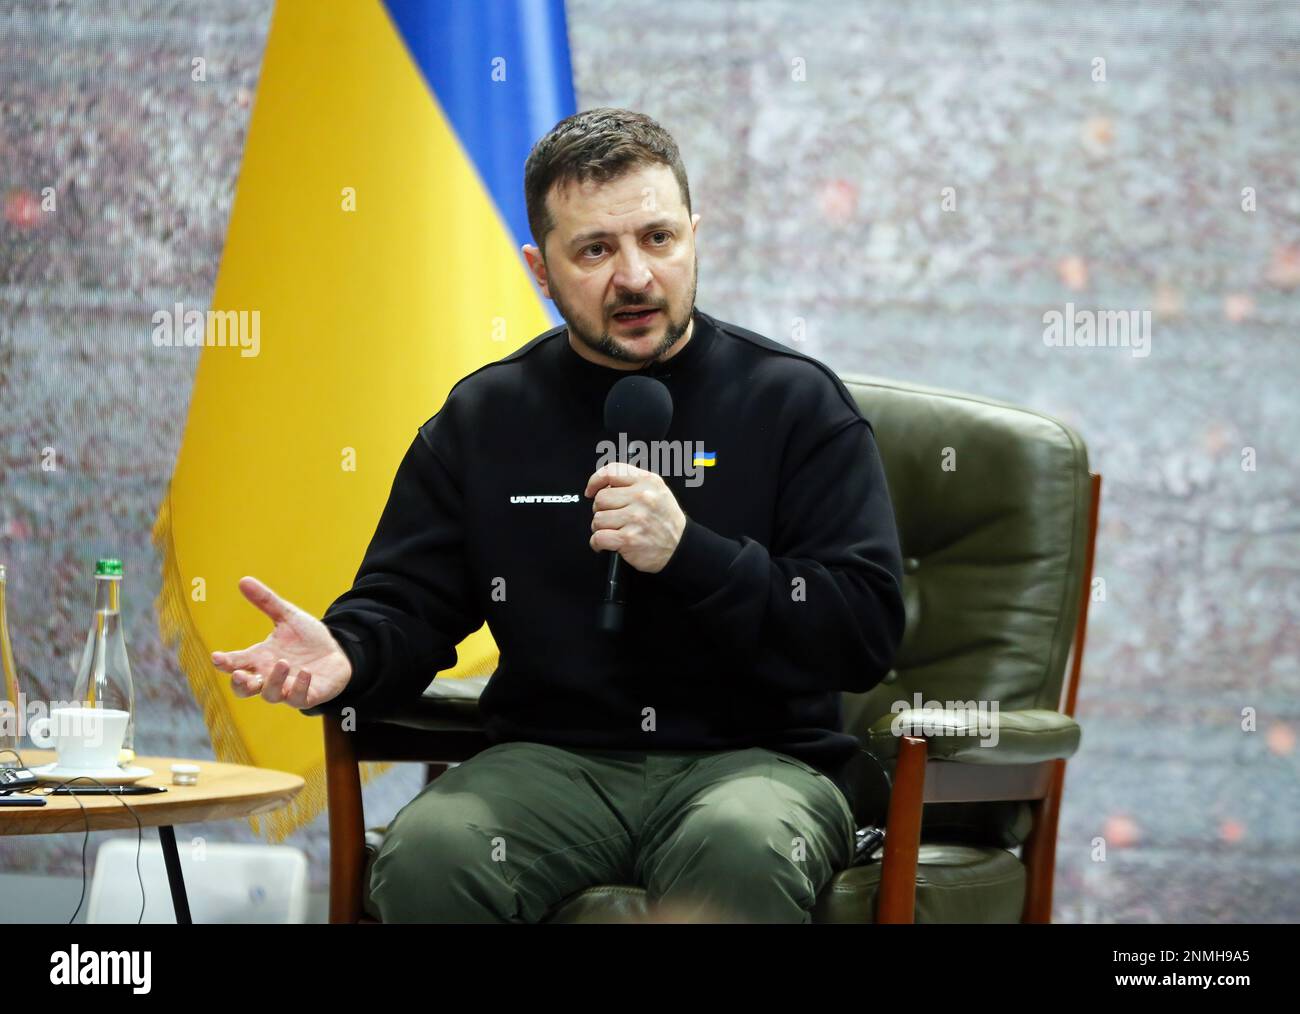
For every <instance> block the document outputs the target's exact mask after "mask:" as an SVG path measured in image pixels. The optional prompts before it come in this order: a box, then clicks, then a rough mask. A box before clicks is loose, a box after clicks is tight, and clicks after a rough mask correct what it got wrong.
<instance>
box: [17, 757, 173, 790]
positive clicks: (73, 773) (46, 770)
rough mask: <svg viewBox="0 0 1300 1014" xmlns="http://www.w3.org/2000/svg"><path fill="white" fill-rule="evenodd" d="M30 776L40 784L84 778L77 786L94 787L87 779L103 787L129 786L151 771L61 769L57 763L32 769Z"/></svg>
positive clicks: (136, 768) (115, 767)
mask: <svg viewBox="0 0 1300 1014" xmlns="http://www.w3.org/2000/svg"><path fill="white" fill-rule="evenodd" d="M32 774H34V775H35V776H36V777H37V778H39V779H40V780H41V781H42V782H58V783H63V782H67V781H71V780H72V779H73V778H83V777H86V778H87V780H86V781H81V782H78V783H77V785H78V786H80V785H94V784H95V783H94V782H92V781H89V778H96V779H98V780H99V781H101V782H103V783H104V784H105V785H129V784H130V783H131V782H138V781H139V780H140V779H141V778H148V777H149V776H150V775H151V774H153V771H152V770H150V769H149V768H142V767H137V766H136V765H132V766H131V767H129V768H119V767H117V766H114V767H111V768H61V767H59V763H58V761H55V762H54V763H53V764H42V765H41V766H40V767H36V768H32Z"/></svg>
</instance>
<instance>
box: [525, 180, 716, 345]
mask: <svg viewBox="0 0 1300 1014" xmlns="http://www.w3.org/2000/svg"><path fill="white" fill-rule="evenodd" d="M547 202H548V205H549V207H550V210H551V215H552V217H553V218H554V220H555V228H554V229H552V230H551V232H550V233H549V234H548V235H547V237H546V240H545V243H546V259H545V261H543V260H542V257H541V252H540V251H539V250H538V249H537V247H535V246H531V245H529V246H525V247H524V256H525V257H526V258H527V260H528V264H529V267H530V268H532V271H533V274H534V275H535V276H536V278H537V284H538V285H539V286H540V287H541V289H542V292H543V293H544V294H545V295H546V296H547V297H549V298H550V299H552V300H554V301H555V306H556V309H558V310H559V311H560V315H561V316H562V317H563V318H564V320H565V323H566V324H568V327H569V341H570V344H572V345H573V347H574V351H576V352H577V353H578V354H579V355H581V356H583V357H584V358H586V359H590V360H591V361H592V362H596V363H600V364H601V365H603V366H610V367H614V368H615V369H624V370H634V369H639V368H640V367H642V366H644V365H645V364H646V363H649V362H652V361H653V360H656V359H662V358H670V357H671V356H672V355H674V354H675V353H676V351H677V350H678V349H679V348H680V344H679V343H680V340H681V339H682V337H683V336H685V337H686V338H687V339H688V340H689V337H690V333H691V330H692V328H693V324H694V321H693V318H692V316H691V312H692V311H693V310H694V308H695V289H696V285H697V283H698V281H699V263H698V262H697V260H696V257H695V227H696V225H697V224H698V223H699V220H700V216H699V215H694V216H691V217H690V218H688V217H687V214H686V206H685V205H684V204H683V203H682V196H681V191H680V188H679V187H678V186H677V177H675V176H674V175H673V171H672V170H671V169H669V168H668V167H667V166H665V165H655V166H649V167H644V168H639V169H634V170H632V171H631V172H629V173H627V174H626V175H625V176H623V177H621V178H620V179H617V180H613V181H611V182H609V183H604V184H598V183H594V182H591V181H588V182H586V183H582V184H579V183H576V182H570V183H569V184H568V186H566V187H564V188H562V189H561V188H560V187H558V186H556V187H552V188H551V192H550V194H549V195H547ZM633 306H641V307H651V308H653V312H652V313H651V314H650V315H649V316H648V317H644V318H642V319H639V320H632V321H626V320H622V319H620V318H619V317H618V316H616V314H618V313H619V312H620V311H623V310H624V309H625V308H628V307H633Z"/></svg>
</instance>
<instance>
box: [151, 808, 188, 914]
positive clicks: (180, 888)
mask: <svg viewBox="0 0 1300 1014" xmlns="http://www.w3.org/2000/svg"><path fill="white" fill-rule="evenodd" d="M158 839H159V841H161V842H162V852H163V862H164V863H166V864H167V882H168V883H169V884H170V885H171V889H172V908H173V909H175V911H176V922H177V923H178V924H180V925H183V926H188V925H190V923H191V919H190V902H189V899H188V898H187V897H186V896H185V878H184V877H183V876H181V857H180V853H178V852H177V851H176V829H175V828H174V827H172V826H171V825H170V824H161V825H159V827H158Z"/></svg>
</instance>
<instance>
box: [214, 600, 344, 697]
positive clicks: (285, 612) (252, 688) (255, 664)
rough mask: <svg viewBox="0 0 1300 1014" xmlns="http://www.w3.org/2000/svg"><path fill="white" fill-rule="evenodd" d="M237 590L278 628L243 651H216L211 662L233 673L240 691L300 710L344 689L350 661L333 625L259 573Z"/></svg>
mask: <svg viewBox="0 0 1300 1014" xmlns="http://www.w3.org/2000/svg"><path fill="white" fill-rule="evenodd" d="M239 590H240V591H241V592H243V593H244V598H246V599H248V601H249V602H251V603H252V604H253V605H255V606H256V607H257V608H258V609H260V610H262V612H264V613H265V614H266V615H267V616H269V617H270V618H271V620H272V622H274V623H275V627H274V629H273V630H272V631H271V633H270V635H269V636H268V637H267V638H266V640H264V641H261V642H260V643H258V644H254V645H253V646H252V647H249V648H245V649H244V650H243V651H214V652H213V653H212V664H213V665H215V666H216V667H217V668H218V669H220V670H221V671H222V672H226V673H230V677H231V679H230V682H231V686H232V687H233V688H234V691H235V694H236V696H238V697H253V696H255V695H258V694H260V695H261V696H262V697H263V698H264V699H265V700H267V701H269V702H270V703H272V704H277V703H280V702H284V703H285V704H291V705H293V706H294V707H295V708H299V709H302V708H314V707H316V705H318V704H324V703H325V702H326V701H331V700H333V699H334V698H335V697H337V696H338V695H339V694H341V693H342V692H343V688H344V687H346V686H347V685H348V681H349V680H350V679H352V665H351V663H350V662H348V657H347V655H345V654H344V653H343V649H342V648H341V647H339V643H338V641H336V640H335V639H334V635H333V634H331V633H330V631H329V628H328V627H326V626H325V624H323V623H321V621H320V620H318V619H316V617H314V616H312V615H311V614H310V613H307V612H305V611H303V610H302V609H299V608H298V607H297V606H295V605H294V604H293V603H292V602H288V601H286V600H285V599H282V598H280V596H279V595H277V594H276V593H275V592H273V591H271V589H270V588H268V587H267V586H266V585H264V584H262V582H261V581H259V580H257V578H255V577H245V578H241V579H240V582H239Z"/></svg>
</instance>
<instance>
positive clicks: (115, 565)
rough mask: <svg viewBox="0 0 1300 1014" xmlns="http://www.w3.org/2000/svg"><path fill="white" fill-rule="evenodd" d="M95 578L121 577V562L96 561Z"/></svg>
mask: <svg viewBox="0 0 1300 1014" xmlns="http://www.w3.org/2000/svg"><path fill="white" fill-rule="evenodd" d="M95 576H96V577H121V576H122V561H121V560H96V561H95Z"/></svg>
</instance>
